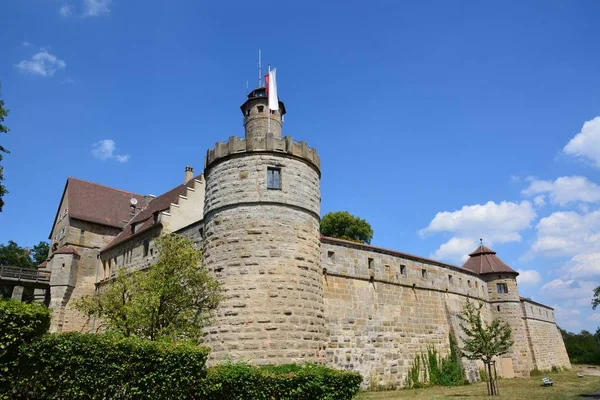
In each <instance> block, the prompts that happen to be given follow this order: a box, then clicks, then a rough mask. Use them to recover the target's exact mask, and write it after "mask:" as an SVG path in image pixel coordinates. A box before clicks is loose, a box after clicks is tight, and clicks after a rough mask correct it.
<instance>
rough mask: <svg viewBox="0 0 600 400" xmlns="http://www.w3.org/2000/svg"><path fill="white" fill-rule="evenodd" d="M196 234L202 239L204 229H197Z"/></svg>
mask: <svg viewBox="0 0 600 400" xmlns="http://www.w3.org/2000/svg"><path fill="white" fill-rule="evenodd" d="M198 234H200V237H201V238H203V237H204V228H200V229H198Z"/></svg>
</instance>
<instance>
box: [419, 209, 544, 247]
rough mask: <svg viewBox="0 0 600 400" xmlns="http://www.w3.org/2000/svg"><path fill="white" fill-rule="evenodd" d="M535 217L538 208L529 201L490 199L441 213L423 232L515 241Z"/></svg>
mask: <svg viewBox="0 0 600 400" xmlns="http://www.w3.org/2000/svg"><path fill="white" fill-rule="evenodd" d="M534 218H535V211H534V210H533V207H532V206H531V203H530V202H528V201H522V202H521V203H512V202H507V201H503V202H501V203H499V204H496V203H494V202H493V201H489V202H487V203H486V204H475V205H471V206H463V208H461V209H460V210H457V211H443V212H439V213H437V214H436V216H435V217H434V218H433V220H431V222H430V223H429V225H428V226H427V227H426V228H425V229H421V231H420V234H421V235H426V234H430V233H436V232H452V233H456V234H458V236H460V237H472V238H483V239H485V240H486V241H488V242H490V241H497V242H501V243H505V242H514V241H519V240H521V235H520V234H519V232H520V231H522V230H524V229H526V228H528V227H529V226H530V224H531V221H532V220H533V219H534Z"/></svg>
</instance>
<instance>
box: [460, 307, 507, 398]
mask: <svg viewBox="0 0 600 400" xmlns="http://www.w3.org/2000/svg"><path fill="white" fill-rule="evenodd" d="M482 308H483V304H482V303H480V304H479V305H475V304H473V303H471V301H469V300H468V299H467V302H466V303H465V306H464V307H463V310H462V313H461V314H460V315H459V318H460V320H461V324H460V327H461V329H462V331H463V333H464V335H465V336H464V337H463V348H462V349H461V350H462V354H463V356H464V357H466V358H468V359H469V360H481V361H483V363H484V365H485V367H486V370H487V377H488V379H487V385H488V395H491V396H495V395H498V394H499V393H498V378H497V376H496V368H495V366H494V370H493V372H494V374H493V375H492V362H493V358H494V357H497V356H501V355H503V354H506V353H508V351H509V350H510V347H511V346H512V345H513V340H512V339H511V336H512V332H511V329H510V326H509V325H508V324H507V323H505V322H501V321H499V320H497V319H494V320H492V321H491V322H490V323H489V324H487V325H484V323H483V321H482V319H481V309H482Z"/></svg>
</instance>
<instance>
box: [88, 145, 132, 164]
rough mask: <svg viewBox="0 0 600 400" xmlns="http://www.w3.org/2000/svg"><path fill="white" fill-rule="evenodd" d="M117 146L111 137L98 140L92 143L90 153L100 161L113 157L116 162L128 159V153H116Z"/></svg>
mask: <svg viewBox="0 0 600 400" xmlns="http://www.w3.org/2000/svg"><path fill="white" fill-rule="evenodd" d="M116 151H117V146H116V144H115V141H114V140H112V139H104V140H100V141H98V142H96V143H94V144H93V145H92V155H93V156H94V157H96V158H97V159H99V160H101V161H106V160H112V159H114V160H115V161H117V162H121V163H124V162H127V161H129V157H130V156H129V154H116Z"/></svg>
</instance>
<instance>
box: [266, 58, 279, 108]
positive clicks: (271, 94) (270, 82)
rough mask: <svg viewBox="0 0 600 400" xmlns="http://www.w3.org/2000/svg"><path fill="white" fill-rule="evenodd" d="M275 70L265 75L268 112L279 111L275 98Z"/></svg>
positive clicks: (277, 99) (276, 98) (277, 101)
mask: <svg viewBox="0 0 600 400" xmlns="http://www.w3.org/2000/svg"><path fill="white" fill-rule="evenodd" d="M276 72H277V68H275V69H273V71H269V73H268V74H267V75H265V83H266V88H267V98H268V100H269V110H273V111H276V110H279V98H278V97H277V78H276Z"/></svg>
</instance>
